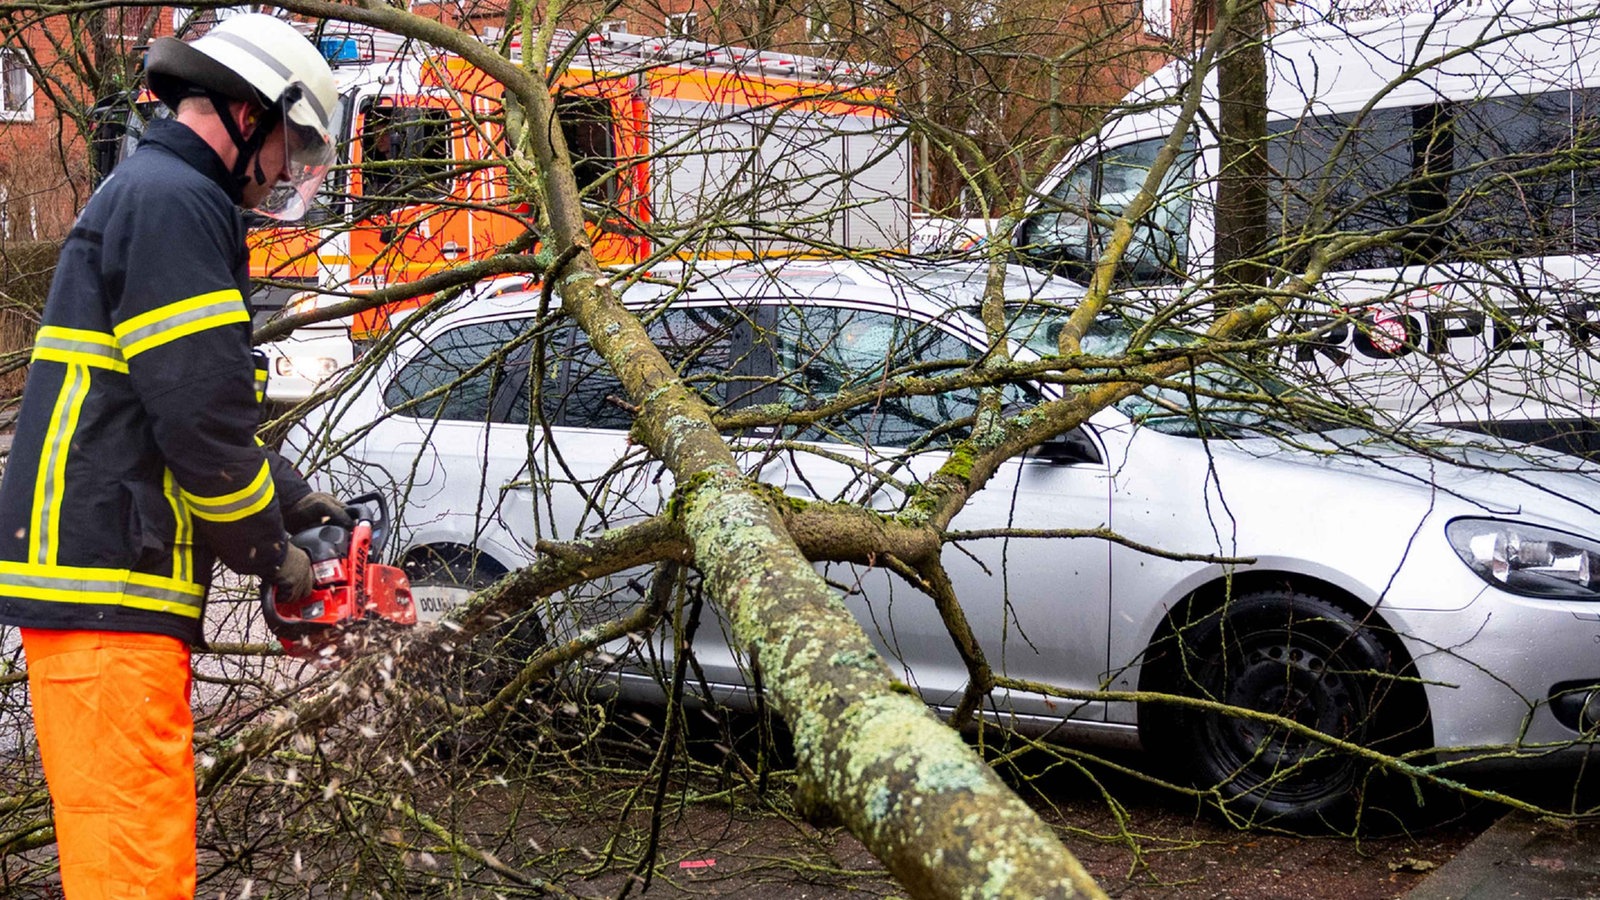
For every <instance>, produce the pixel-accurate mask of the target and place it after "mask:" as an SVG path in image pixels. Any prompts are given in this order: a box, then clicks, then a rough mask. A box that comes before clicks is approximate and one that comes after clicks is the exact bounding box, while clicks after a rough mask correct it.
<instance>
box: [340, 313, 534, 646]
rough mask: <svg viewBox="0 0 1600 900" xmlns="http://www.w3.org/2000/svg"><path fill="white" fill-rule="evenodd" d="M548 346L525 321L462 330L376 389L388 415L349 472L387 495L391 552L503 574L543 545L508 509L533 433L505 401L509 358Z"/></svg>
mask: <svg viewBox="0 0 1600 900" xmlns="http://www.w3.org/2000/svg"><path fill="white" fill-rule="evenodd" d="M548 339H549V330H548V327H546V328H543V329H541V327H540V326H539V324H538V322H537V320H536V319H535V318H534V317H532V316H518V317H509V318H498V319H492V320H487V321H480V322H471V323H467V324H464V325H460V326H457V327H454V328H450V329H447V330H445V331H443V332H441V333H439V334H436V335H433V336H431V337H430V338H429V339H428V340H427V342H426V343H425V344H424V345H423V346H422V347H421V349H419V350H418V351H417V352H416V353H414V354H413V355H412V356H411V358H410V359H409V360H407V361H406V362H405V363H404V365H402V366H400V368H399V370H398V371H397V372H396V373H395V374H394V375H393V377H392V378H391V379H390V380H389V382H388V383H387V384H386V385H384V387H383V391H382V399H383V405H384V406H385V407H386V408H387V410H388V415H385V416H380V417H379V418H378V419H377V421H376V422H375V423H374V424H373V425H372V427H371V430H370V432H369V433H368V434H367V435H366V437H365V438H364V440H363V441H362V445H361V450H360V460H359V462H358V464H357V465H358V467H360V468H364V469H368V470H370V471H369V472H368V475H367V476H366V477H367V478H368V479H369V480H372V481H374V482H382V483H385V484H390V485H394V486H395V490H396V493H397V498H396V499H397V506H398V509H397V510H396V520H397V521H398V522H400V523H402V524H401V528H400V530H399V532H398V534H397V537H398V540H399V544H398V546H399V547H417V546H424V545H425V546H435V547H437V546H444V545H449V546H456V547H473V548H477V549H478V550H479V551H480V552H482V553H485V554H487V555H488V556H489V557H490V558H491V559H492V560H494V561H495V562H496V563H498V564H499V565H501V566H506V567H510V566H515V565H519V564H521V563H523V562H526V561H528V560H531V559H532V558H533V555H534V550H533V547H534V544H535V543H536V542H537V541H539V540H540V539H542V538H545V537H549V536H551V534H552V532H551V531H550V530H549V529H548V528H547V527H542V526H541V525H540V523H539V522H538V521H537V520H534V519H531V518H529V517H527V516H524V515H522V514H521V513H522V510H520V509H519V508H518V507H517V506H516V504H515V503H514V502H512V501H514V499H515V491H516V486H517V485H519V484H522V483H526V482H528V481H529V477H528V461H529V459H530V458H534V457H536V456H537V455H539V450H538V447H539V444H540V443H541V442H542V434H541V433H539V432H537V431H530V430H529V429H528V428H527V427H526V426H525V425H523V424H521V423H519V422H517V421H512V420H509V419H508V415H507V408H506V405H505V401H504V394H505V385H506V384H507V383H508V381H510V380H511V379H512V378H513V376H514V374H515V367H514V366H513V365H511V363H512V362H513V361H514V360H515V359H516V358H517V354H519V353H520V352H523V348H525V347H527V346H529V345H530V344H532V343H534V342H540V341H545V340H548ZM523 421H526V415H524V416H523ZM435 594H437V596H435ZM465 596H466V594H465V593H464V592H461V591H455V592H449V591H443V592H433V593H429V594H427V596H419V598H418V608H419V610H420V611H421V613H422V614H423V616H424V617H425V618H427V619H428V620H430V621H432V620H436V619H438V618H439V617H440V616H442V615H444V614H446V613H448V612H449V611H450V609H451V608H453V606H454V605H455V604H456V603H458V602H460V601H461V600H462V599H464V598H465Z"/></svg>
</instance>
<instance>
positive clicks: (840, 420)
mask: <svg viewBox="0 0 1600 900" xmlns="http://www.w3.org/2000/svg"><path fill="white" fill-rule="evenodd" d="M763 336H764V339H765V340H766V341H767V342H769V343H770V345H771V348H772V356H773V362H774V364H775V367H776V370H777V372H776V377H777V383H778V389H777V396H776V398H775V399H776V400H777V402H779V403H782V404H784V405H786V406H790V407H793V408H796V409H805V408H808V407H814V406H817V405H819V404H820V403H822V402H823V401H826V400H828V399H830V398H831V397H833V396H835V395H837V394H839V393H842V392H846V391H857V390H871V389H872V388H873V386H874V385H878V384H882V383H884V382H886V381H887V380H888V379H889V378H891V377H898V376H901V375H906V374H913V373H915V374H921V375H938V374H948V373H950V372H952V371H958V370H960V369H964V368H966V367H967V366H969V365H971V363H972V362H973V361H974V360H976V359H977V358H978V356H979V355H980V353H979V350H978V349H977V348H975V347H972V346H970V345H968V344H967V343H966V342H965V341H963V340H961V339H960V338H958V337H956V336H955V335H952V334H950V333H948V332H946V331H944V330H943V329H941V328H939V327H938V326H936V325H934V324H933V323H931V322H922V321H918V320H915V319H910V318H905V317H902V316H896V315H892V314H888V313H880V312H871V311H867V310H860V309H849V308H846V307H837V306H796V305H789V306H783V307H779V308H776V310H775V315H774V317H773V320H772V325H771V327H770V328H769V329H766V330H764V332H763ZM977 407H978V391H977V390H976V389H974V388H967V389H962V390H956V391H947V392H945V393H942V394H932V395H922V396H912V397H879V398H878V399H877V400H875V401H873V402H869V403H865V404H862V405H859V406H856V407H854V408H853V409H851V410H849V411H848V412H846V413H844V414H842V415H839V416H834V417H829V418H828V419H826V420H824V421H823V422H820V423H818V424H816V425H814V426H810V427H808V428H806V429H804V430H803V431H801V433H799V434H798V435H796V437H797V438H798V439H799V440H808V441H834V442H838V443H847V444H876V445H879V446H889V447H908V446H912V445H921V444H931V445H933V446H943V445H946V444H948V443H950V442H951V441H952V440H954V439H955V438H956V437H958V436H960V435H961V434H962V433H963V431H962V430H959V429H957V430H951V429H949V428H948V426H950V425H951V424H952V423H955V422H958V421H960V420H962V419H967V418H970V417H971V416H972V414H973V412H974V411H975V410H976V409H977Z"/></svg>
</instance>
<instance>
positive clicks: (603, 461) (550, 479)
mask: <svg viewBox="0 0 1600 900" xmlns="http://www.w3.org/2000/svg"><path fill="white" fill-rule="evenodd" d="M638 312H640V313H641V317H642V318H643V319H644V321H645V329H646V331H647V332H648V333H649V335H650V337H651V340H652V341H653V342H654V343H655V346H656V347H657V348H658V349H660V350H661V352H662V353H663V354H664V355H665V356H666V358H667V360H668V361H669V362H670V363H672V364H673V365H674V366H676V367H677V369H678V371H679V374H680V375H681V376H682V377H683V378H684V380H685V382H686V384H687V385H688V386H689V387H690V388H692V389H694V390H695V391H697V392H699V393H700V395H701V396H702V397H703V398H704V399H705V400H706V401H707V402H708V403H710V404H711V405H712V406H713V407H720V406H724V405H738V404H740V403H742V402H743V401H744V393H745V392H744V389H743V388H742V387H740V383H741V382H742V380H743V378H744V369H743V366H744V362H743V360H744V357H745V356H746V353H745V348H746V347H747V345H748V341H749V337H748V336H749V329H748V328H745V327H744V326H743V317H742V316H741V314H740V313H739V311H738V310H737V309H736V308H735V307H733V306H729V305H727V304H721V303H715V304H683V305H677V304H675V305H673V306H670V307H667V308H665V309H661V310H655V311H651V310H638ZM516 365H517V366H519V367H520V371H521V372H522V373H524V376H525V375H526V373H532V372H538V373H540V377H538V378H527V377H523V378H522V379H520V380H515V381H508V386H509V385H515V387H514V388H513V390H515V391H516V393H517V395H518V399H517V401H516V402H515V403H514V404H513V405H512V408H511V412H510V414H509V415H508V420H509V421H510V422H511V423H512V424H515V425H518V426H519V427H520V428H522V430H523V431H524V432H525V433H527V434H541V435H545V436H546V438H545V439H543V440H530V439H528V438H524V440H525V443H526V444H527V446H528V448H529V450H528V452H525V453H524V454H523V456H524V458H526V459H528V461H529V464H528V465H525V466H524V468H523V472H524V473H525V474H524V475H523V477H521V478H520V479H519V480H518V481H517V482H516V483H515V485H514V486H513V488H512V490H511V491H510V492H509V494H508V497H507V500H506V504H505V505H506V511H507V513H508V521H513V522H518V523H529V524H525V525H524V526H523V527H524V528H526V529H527V530H528V531H530V532H533V533H542V534H546V535H550V536H552V537H554V538H556V539H558V540H561V539H572V538H580V537H586V536H592V535H594V534H598V533H600V532H601V531H604V530H606V529H610V528H616V527H619V526H624V525H627V524H630V523H633V522H637V521H640V520H643V519H645V518H648V517H649V516H653V515H655V514H657V513H659V512H660V511H661V510H662V509H664V508H665V506H666V503H667V501H668V500H669V499H670V498H671V496H672V491H673V488H674V484H675V483H674V479H673V477H672V474H671V472H669V471H668V470H667V469H666V467H665V466H664V465H662V464H661V462H660V461H659V460H657V459H655V458H654V457H653V456H652V455H651V454H650V453H649V452H648V451H647V450H646V449H645V448H644V447H643V446H642V445H640V444H638V443H636V442H635V441H634V440H633V439H632V438H631V437H630V429H631V428H632V426H633V422H634V411H633V409H632V407H631V405H630V403H629V401H628V400H627V395H626V392H625V391H624V390H623V388H622V385H621V383H620V382H619V381H618V380H617V378H616V376H615V375H614V374H613V373H612V372H611V369H610V367H609V366H608V365H607V364H606V362H605V360H604V359H602V358H601V357H600V355H599V354H598V353H597V352H596V351H595V350H594V348H593V347H592V346H590V344H589V341H588V338H587V337H586V336H585V335H584V334H583V333H582V332H581V331H579V330H578V329H577V327H576V326H574V325H571V324H567V325H565V326H563V327H562V328H560V329H559V330H558V331H557V332H556V333H555V336H554V337H553V338H552V340H551V342H550V343H549V344H548V345H546V346H545V347H543V348H540V347H538V346H537V345H531V344H530V345H529V348H528V353H527V354H526V355H524V356H523V357H521V358H519V360H518V361H517V363H516ZM535 408H538V409H541V410H543V412H544V416H545V421H544V422H543V423H534V424H533V425H532V426H531V427H530V426H528V425H527V424H526V423H527V418H526V413H527V411H529V410H532V409H535ZM530 454H531V455H530ZM526 473H531V476H530V475H528V474H526ZM531 523H539V525H538V527H533V526H532V525H531ZM649 574H650V573H649V569H648V568H640V569H636V570H630V571H628V572H624V573H620V574H619V575H617V576H614V577H611V578H607V579H598V580H596V581H594V582H591V583H589V584H586V585H583V586H580V587H577V588H574V589H573V590H572V591H569V592H567V594H566V596H565V597H564V598H563V604H562V606H561V611H562V612H563V613H564V614H565V620H566V625H567V626H568V627H569V628H582V627H587V626H590V625H594V624H598V623H600V622H603V621H606V620H608V619H612V618H615V617H616V616H618V615H621V614H623V613H624V612H625V611H626V609H627V608H628V607H630V606H632V605H634V604H637V603H638V602H639V600H640V599H641V598H642V597H643V596H644V593H645V590H646V588H647V585H648V583H649ZM695 608H696V609H698V611H699V613H700V615H701V616H702V617H703V618H702V621H701V622H700V623H699V625H698V627H697V628H696V635H697V637H696V640H695V644H694V647H695V652H696V661H697V662H698V663H699V664H700V667H701V670H702V671H703V672H704V674H705V676H706V679H707V680H708V681H710V682H713V683H734V684H737V683H739V680H738V679H739V671H740V670H739V666H738V665H737V663H736V662H735V661H734V658H733V653H732V651H731V650H730V649H729V647H728V642H727V637H726V635H727V626H726V621H725V619H724V617H723V616H722V615H721V611H720V610H719V609H717V608H716V607H715V606H714V605H712V604H696V605H695ZM559 634H560V631H559V630H558V632H557V635H556V636H559ZM668 640H669V634H668V630H667V629H658V630H657V632H656V633H655V634H654V635H653V636H652V637H651V639H650V640H649V641H648V642H642V643H641V642H629V641H624V642H619V643H618V644H616V645H614V646H612V647H609V648H607V649H608V652H610V653H612V655H614V656H616V657H617V658H618V659H619V661H620V662H621V663H622V664H623V665H624V666H625V667H629V668H632V669H635V670H639V669H644V670H649V671H650V672H651V673H652V674H654V675H660V674H661V672H662V671H664V669H663V664H664V663H665V662H666V661H667V660H668V659H670V657H671V654H670V652H668V650H667V648H668V647H670V643H669V642H668Z"/></svg>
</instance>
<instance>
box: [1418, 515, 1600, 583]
mask: <svg viewBox="0 0 1600 900" xmlns="http://www.w3.org/2000/svg"><path fill="white" fill-rule="evenodd" d="M1444 533H1445V537H1446V538H1448V539H1449V541H1450V546H1451V547H1453V548H1455V551H1456V554H1457V555H1458V556H1460V557H1461V561H1462V562H1464V563H1466V564H1467V566H1468V567H1470V568H1471V569H1472V571H1474V572H1476V573H1478V577H1479V578H1482V579H1483V580H1484V581H1487V582H1489V583H1490V584H1492V585H1494V586H1495V587H1498V588H1500V589H1502V590H1506V591H1510V592H1511V593H1513V594H1522V595H1524V596H1528V597H1562V598H1567V599H1572V600H1600V541H1593V540H1590V539H1588V538H1581V537H1577V536H1576V535H1571V534H1567V533H1566V532H1563V531H1556V530H1555V529H1553V528H1541V527H1539V526H1537V525H1527V524H1524V523H1522V522H1505V521H1500V520H1496V519H1456V520H1455V521H1453V522H1451V523H1450V524H1449V525H1446V526H1445V529H1444Z"/></svg>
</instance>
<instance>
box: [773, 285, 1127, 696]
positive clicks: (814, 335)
mask: <svg viewBox="0 0 1600 900" xmlns="http://www.w3.org/2000/svg"><path fill="white" fill-rule="evenodd" d="M759 341H760V342H762V343H765V344H767V345H768V346H770V358H771V360H772V363H773V365H774V370H775V371H774V380H775V391H774V396H773V397H772V398H771V399H772V400H775V401H776V402H779V403H783V404H785V405H789V406H792V407H796V408H806V407H808V406H812V405H815V404H817V403H819V402H822V401H824V400H826V399H827V398H829V397H831V396H833V395H836V394H838V393H840V392H841V391H850V390H859V389H864V388H870V387H871V385H873V384H874V383H881V382H882V381H883V380H884V379H885V378H888V377H892V376H895V375H899V374H907V373H910V372H913V371H917V372H920V373H921V374H927V375H932V374H938V373H940V372H951V371H957V370H960V369H963V368H966V367H968V366H970V365H971V364H972V363H973V361H975V360H976V359H978V358H979V357H980V356H981V354H982V350H981V348H980V347H978V346H975V342H974V341H973V340H972V339H971V338H970V337H969V336H967V335H965V334H964V333H963V332H960V331H959V330H957V329H953V328H947V327H945V326H942V325H941V324H940V323H938V322H935V321H931V320H928V319H922V318H918V317H915V316H912V315H909V314H908V313H906V312H905V311H903V310H894V309H889V308H883V307H878V308H866V307H862V306H852V305H849V304H845V303H838V304H832V305H829V304H824V303H820V302H818V303H808V304H797V303H790V304H783V305H775V306H771V307H769V308H768V310H767V313H766V316H765V318H764V320H763V328H762V330H761V332H760V339H759ZM1035 397H1036V395H1035ZM1012 399H1014V400H1017V401H1024V400H1026V399H1029V398H1028V397H1026V396H1024V395H1023V394H1022V393H1020V392H1019V393H1018V394H1017V396H1015V397H1013V398H1012ZM976 406H977V391H976V390H975V389H966V390H958V391H951V392H947V393H942V394H936V395H930V396H915V397H905V398H890V397H880V398H879V399H878V400H877V401H875V402H872V403H869V404H865V405H862V406H859V407H857V408H855V409H853V410H851V411H849V412H848V413H846V414H844V415H840V416H833V417H829V418H827V419H824V420H822V421H820V422H818V423H817V424H815V425H811V426H807V427H804V428H799V429H789V430H788V431H787V432H786V433H783V434H780V435H778V436H777V438H776V439H775V440H774V441H773V442H772V444H771V450H770V454H769V455H770V458H771V462H770V463H769V464H768V465H767V466H765V467H764V468H763V469H762V472H761V474H762V477H763V478H764V479H765V480H768V481H770V482H771V483H774V484H777V485H779V486H781V487H782V488H783V489H784V490H785V492H787V493H789V494H792V495H797V496H802V497H819V498H822V499H828V500H846V501H853V502H863V503H866V504H868V505H870V506H872V507H874V508H878V509H881V510H884V511H890V510H895V509H899V508H900V507H901V505H902V504H903V502H904V500H905V497H906V492H907V490H908V489H909V488H911V487H912V486H914V485H916V484H918V483H921V482H922V481H924V480H926V479H927V478H928V477H929V476H930V475H932V474H933V473H934V472H936V471H937V470H938V468H939V467H940V466H941V465H942V464H943V463H944V462H945V461H946V460H948V459H949V448H950V447H951V446H952V444H953V442H954V441H955V440H957V439H959V438H960V437H962V436H964V435H965V433H966V431H967V430H968V429H969V428H970V427H971V417H972V415H973V412H974V411H975V409H976ZM1072 437H1073V439H1075V440H1077V441H1078V442H1080V443H1083V442H1087V444H1085V445H1086V446H1091V447H1092V446H1093V437H1092V435H1089V434H1088V433H1086V432H1080V433H1078V434H1075V435H1073V436H1072ZM1051 456H1053V459H1054V461H1052V459H1051V458H1047V457H1051ZM1079 456H1080V457H1082V458H1072V457H1071V455H1069V454H1053V455H1052V454H1044V455H1041V454H1029V455H1027V456H1024V457H1021V458H1017V459H1013V460H1010V461H1008V462H1007V463H1005V464H1004V465H1002V466H1001V468H1000V470H999V472H997V473H996V475H995V477H994V478H993V480H992V481H991V482H990V483H989V485H988V486H987V487H986V488H985V489H984V490H983V491H981V492H980V493H979V494H978V495H977V496H975V497H974V498H973V499H972V500H971V502H970V503H969V504H968V505H967V507H966V508H965V509H964V510H963V511H962V512H961V514H960V515H959V516H957V517H956V519H955V521H954V522H953V523H952V531H953V532H955V533H964V532H981V533H984V534H989V535H992V536H986V537H980V536H978V535H976V534H972V535H966V536H964V537H962V539H960V540H958V541H956V542H954V543H952V544H951V545H949V546H947V548H946V550H945V553H944V557H943V559H944V564H945V567H946V569H947V571H948V573H949V575H950V577H951V580H952V582H953V583H954V586H955V589H956V594H957V596H958V597H959V598H960V600H961V605H962V607H963V610H964V612H965V615H966V618H967V619H968V621H969V622H970V624H971V627H972V628H973V630H974V632H975V635H976V637H977V639H978V641H979V644H980V645H981V646H982V648H983V650H984V652H985V654H986V656H987V659H988V662H989V664H990V665H991V666H992V667H993V669H994V670H995V672H997V673H1000V674H1004V675H1007V676H1010V677H1014V678H1018V679H1025V680H1030V681H1038V682H1042V683H1045V684H1050V685H1055V686H1059V687H1069V688H1076V689H1085V690H1088V689H1094V688H1096V687H1098V686H1099V685H1100V684H1101V681H1102V679H1103V678H1104V677H1105V671H1106V663H1107V657H1106V641H1107V627H1108V616H1109V601H1110V574H1109V555H1108V547H1107V545H1106V543H1105V542H1104V541H1101V540H1095V539H1086V538H1085V539H1040V538H1031V537H1021V536H1016V535H1012V536H1002V535H994V534H993V533H994V531H995V530H1001V531H1010V530H1016V531H1023V530H1031V531H1042V530H1059V529H1086V528H1099V527H1102V526H1106V525H1108V524H1109V496H1110V494H1109V477H1108V475H1107V471H1106V467H1105V464H1104V463H1103V462H1102V461H1101V457H1100V454H1098V452H1094V453H1089V454H1079ZM822 568H823V571H824V574H825V576H826V577H827V578H828V579H829V580H830V581H831V582H832V583H833V584H834V586H835V587H836V588H837V589H839V590H840V591H841V593H842V594H843V596H844V601H845V603H846V605H847V606H849V607H850V609H851V611H852V612H853V613H855V614H856V616H857V617H858V618H859V619H860V620H861V622H862V625H863V626H864V627H865V628H866V629H867V631H868V634H869V635H870V636H871V637H872V639H873V640H874V642H875V643H876V644H877V645H878V647H879V649H880V651H881V652H883V653H884V655H885V658H886V659H888V660H889V661H890V664H891V666H893V667H894V668H895V669H896V672H897V674H899V675H901V676H902V677H904V678H905V679H906V680H907V682H908V683H910V684H913V685H915V686H916V687H918V688H919V690H921V692H922V694H923V696H924V698H925V699H927V700H928V701H929V702H931V703H935V704H944V705H951V704H954V703H956V702H958V701H959V699H960V695H961V692H962V691H963V690H964V688H965V686H966V684H967V681H968V676H967V670H966V667H965V666H964V664H963V663H962V661H961V659H960V656H959V655H958V654H957V652H956V650H955V646H954V643H953V641H952V639H951V637H950V635H949V632H948V630H947V629H946V627H945V625H944V623H943V621H942V619H941V618H940V616H939V614H938V612H937V610H936V609H935V607H934V605H933V602H932V601H931V600H930V599H929V598H928V597H927V596H926V595H925V594H923V593H921V592H920V591H918V590H916V589H915V588H912V587H910V586H908V584H907V583H906V582H905V581H904V580H903V579H900V578H898V577H896V576H892V575H890V574H889V573H888V571H887V570H886V569H884V568H866V567H862V566H853V565H843V564H830V565H825V566H823V567H822ZM990 708H991V709H992V710H993V711H994V712H995V713H996V714H997V715H999V716H1001V717H1005V716H1007V715H1009V714H1020V715H1029V716H1032V715H1043V716H1052V717H1059V716H1064V715H1078V716H1081V717H1083V718H1087V719H1099V718H1101V717H1102V714H1103V713H1102V710H1101V708H1100V706H1099V705H1094V706H1091V707H1077V706H1072V705H1070V704H1064V703H1060V702H1058V701H1055V700H1052V699H1050V698H1049V697H1046V696H1044V695H1042V694H1038V693H1028V692H1006V691H1000V692H997V693H996V695H995V697H994V698H993V700H992V703H991V705H990Z"/></svg>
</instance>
